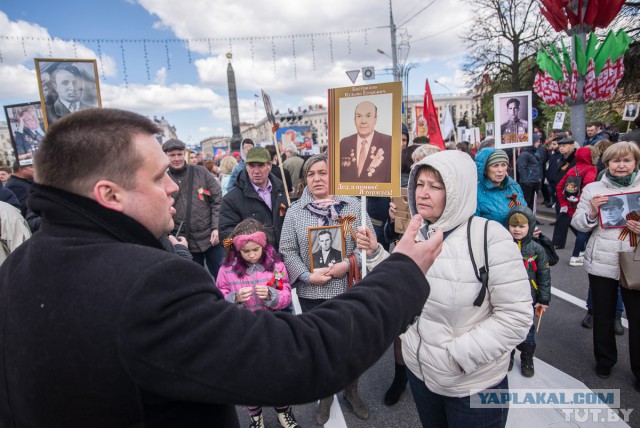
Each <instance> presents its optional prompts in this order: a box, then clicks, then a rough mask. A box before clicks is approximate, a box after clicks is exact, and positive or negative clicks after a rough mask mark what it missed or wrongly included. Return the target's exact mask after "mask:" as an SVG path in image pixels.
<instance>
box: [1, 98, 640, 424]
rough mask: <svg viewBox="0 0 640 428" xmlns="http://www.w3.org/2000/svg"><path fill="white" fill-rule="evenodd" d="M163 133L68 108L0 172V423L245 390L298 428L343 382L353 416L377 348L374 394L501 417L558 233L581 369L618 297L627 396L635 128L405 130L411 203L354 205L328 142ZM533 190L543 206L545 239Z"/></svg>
mask: <svg viewBox="0 0 640 428" xmlns="http://www.w3.org/2000/svg"><path fill="white" fill-rule="evenodd" d="M158 132H159V130H158V128H157V127H156V125H154V123H153V122H152V121H150V120H148V119H147V118H144V117H142V116H139V115H137V114H134V113H130V112H126V111H121V110H115V109H90V110H83V111H79V112H76V113H72V114H70V115H68V116H65V117H64V118H62V119H60V120H58V121H56V122H55V123H54V124H53V125H52V126H51V127H50V128H49V131H48V132H47V135H46V136H45V138H44V140H43V141H42V143H41V146H40V148H39V150H38V151H37V152H36V155H35V159H34V166H35V177H34V166H28V167H21V166H19V164H17V165H16V168H14V169H13V171H12V173H11V174H10V176H9V177H8V180H7V184H6V186H5V187H3V188H0V196H2V198H3V201H6V202H0V204H1V205H0V208H3V210H2V211H0V216H1V220H2V226H3V236H4V229H5V228H7V227H11V228H13V229H12V230H14V231H15V233H14V234H13V235H12V237H11V240H10V241H9V244H10V246H9V248H8V249H6V250H5V255H4V256H3V257H2V259H0V263H2V267H1V268H0V344H1V345H2V347H3V349H4V350H5V351H4V353H3V354H2V356H0V385H3V388H4V391H6V392H7V393H6V394H4V396H2V397H1V398H0V425H2V426H22V425H23V424H25V425H30V426H31V425H33V426H38V425H47V426H68V427H72V426H95V427H100V426H124V425H136V424H141V423H150V424H155V425H158V426H173V425H175V423H176V422H177V421H179V422H180V423H179V424H182V425H184V424H185V423H186V422H185V421H189V422H190V423H189V426H237V423H238V422H237V418H236V415H235V410H234V405H245V406H247V407H248V412H249V418H250V423H251V425H250V426H251V427H253V428H260V427H264V416H263V413H262V412H263V407H264V406H270V407H274V408H275V411H276V413H277V418H278V421H279V423H280V425H281V426H283V427H298V426H299V425H298V423H297V421H296V418H295V415H294V407H293V405H295V404H300V403H305V402H311V401H313V400H319V401H318V406H317V409H316V412H315V421H316V422H317V423H318V424H319V425H323V424H324V423H326V422H327V421H328V420H329V417H330V412H331V405H332V401H333V394H334V393H335V392H336V391H339V390H343V391H344V392H343V395H344V398H345V401H346V402H347V403H348V404H349V406H350V408H351V410H352V411H353V413H354V414H355V415H356V416H357V417H359V418H361V419H367V418H368V417H369V405H368V404H367V403H366V402H365V400H363V399H362V397H361V395H360V392H359V388H358V379H359V377H360V376H361V375H362V373H363V372H364V371H365V370H366V369H367V368H368V367H370V366H371V365H372V364H373V363H374V362H375V361H376V360H377V359H378V358H379V357H380V355H382V353H384V352H385V351H386V350H387V349H388V348H389V346H391V344H393V350H394V364H395V367H394V378H393V380H392V381H391V384H390V387H389V389H388V390H387V391H386V393H385V396H384V402H385V404H387V405H389V406H391V405H394V404H396V403H397V402H398V401H399V399H400V397H401V396H402V394H403V393H404V391H405V390H406V386H407V385H409V387H410V389H411V392H412V394H413V399H414V401H415V403H416V409H417V411H418V415H419V417H420V420H421V422H422V424H423V426H425V427H427V426H428V427H446V426H470V425H471V426H472V425H475V424H477V423H479V421H483V422H484V423H485V425H484V426H492V427H504V426H505V424H506V421H507V416H508V410H509V409H508V407H500V408H487V407H480V408H473V406H471V405H470V403H471V401H472V400H473V395H474V394H475V391H478V390H485V389H490V388H491V389H496V390H503V391H508V389H509V383H508V377H507V373H508V372H509V371H510V370H512V369H513V366H514V361H515V359H514V356H515V352H516V350H518V351H520V371H521V373H522V374H523V375H524V376H525V377H532V376H534V375H535V368H534V352H535V349H536V339H535V328H534V325H535V320H536V317H539V316H541V314H542V313H543V312H544V311H545V310H546V309H547V307H548V306H549V304H550V303H551V302H550V301H551V292H550V288H551V284H552V279H551V269H550V265H551V264H552V262H551V260H552V258H553V257H554V256H555V255H556V254H555V250H556V249H559V248H563V247H564V246H565V245H566V240H567V234H568V231H569V230H571V231H572V232H573V233H574V234H575V235H576V240H575V246H574V249H573V254H572V256H571V258H570V260H568V263H569V264H570V265H571V266H583V267H584V269H585V270H586V271H587V273H588V276H589V292H588V305H589V306H588V308H587V310H588V312H587V315H586V317H585V319H584V320H583V325H585V327H587V328H592V329H593V341H594V355H595V359H596V374H597V375H598V376H600V377H602V378H606V377H608V376H609V375H610V373H611V370H612V368H613V366H614V365H615V364H616V360H617V350H616V346H615V335H616V334H621V333H620V330H621V329H622V326H621V324H620V320H621V313H622V309H623V308H624V310H626V313H627V319H628V321H629V333H628V335H629V343H630V347H629V348H630V359H631V371H632V373H633V374H634V376H635V380H634V382H635V387H636V389H638V390H639V391H640V325H639V324H640V291H638V290H631V289H628V288H623V287H622V288H621V287H620V281H619V279H620V268H619V265H618V254H619V253H620V252H631V251H634V246H633V243H634V242H635V240H633V239H632V237H633V236H636V237H637V236H638V235H640V221H639V220H638V218H640V217H634V216H633V215H632V214H631V213H632V212H634V210H637V211H638V215H639V216H640V199H639V200H638V204H637V205H638V206H632V205H633V202H626V205H625V204H624V203H623V202H622V201H623V199H622V198H620V197H618V196H610V195H619V194H633V193H634V192H640V176H639V175H638V166H639V165H640V149H639V148H638V144H637V143H636V142H629V141H614V140H617V139H618V137H619V135H617V134H615V136H614V134H613V133H612V132H608V131H606V130H605V127H604V126H603V125H602V124H600V123H598V122H594V123H590V124H589V125H588V127H587V136H588V137H587V139H586V140H585V141H584V143H582V144H579V143H578V142H576V141H574V139H573V138H572V135H571V133H570V132H568V131H554V132H553V133H552V134H551V135H550V136H548V138H547V137H545V136H544V135H543V133H542V132H541V131H540V130H538V129H534V130H533V135H534V138H533V143H534V144H533V145H532V146H531V147H526V148H523V149H521V150H519V152H518V153H513V150H514V149H511V150H502V149H499V148H496V147H495V145H494V144H493V141H492V140H491V139H487V140H485V141H483V142H482V143H481V144H478V145H469V144H468V143H465V142H460V143H457V144H450V147H447V150H441V149H440V148H438V147H436V146H433V145H431V144H429V140H428V138H426V137H420V138H416V139H414V140H413V141H411V136H410V134H409V132H408V130H407V128H406V127H403V131H402V133H403V148H402V156H401V160H402V166H401V185H402V187H403V188H404V189H406V190H405V192H406V203H407V208H406V210H407V211H408V213H404V212H401V211H400V210H399V207H398V204H399V201H398V200H395V199H393V200H392V199H391V198H368V203H367V207H366V208H367V209H366V213H363V212H362V210H361V207H360V206H361V202H360V200H359V199H358V198H356V197H352V196H336V195H332V194H331V193H330V187H329V163H328V159H327V157H326V156H325V155H324V154H315V155H312V156H302V155H300V154H299V153H298V151H297V149H296V147H295V144H289V145H287V146H286V147H284V148H283V149H284V150H283V153H282V155H281V158H280V159H278V151H276V149H275V147H274V146H272V147H266V148H265V147H259V146H258V145H257V144H256V143H255V142H254V141H253V140H251V139H248V138H245V139H244V140H242V142H241V144H240V152H238V153H237V154H236V156H234V155H230V156H226V157H224V158H222V159H215V160H214V159H204V158H203V156H202V155H201V154H197V155H196V154H191V156H187V155H186V153H187V152H186V147H185V145H184V143H183V142H182V141H180V140H177V139H172V140H168V141H165V142H164V143H163V144H162V145H159V144H158V143H157V140H156V139H155V134H156V133H158ZM361 137H362V138H363V139H365V138H366V136H359V137H358V138H361ZM91 157H93V158H98V159H100V160H101V161H100V163H99V164H96V163H88V162H87V159H89V158H91ZM514 160H515V161H514ZM61 164H64V165H65V166H66V168H60V167H59V165H61ZM281 164H282V165H281ZM281 166H282V170H281ZM514 170H515V173H514ZM1 173H2V171H0V174H1ZM0 178H6V177H3V176H2V175H0ZM2 190H6V191H8V192H9V193H4V194H3V193H2V192H1V191H2ZM539 194H540V195H541V196H542V201H540V202H539V203H538V202H537V198H538V195H539ZM638 194H639V195H640V193H638ZM12 196H13V197H12ZM4 198H6V199H4ZM27 200H28V203H27ZM621 203H623V205H621ZM11 204H13V205H14V207H12V206H11ZM538 205H546V206H547V207H549V208H555V213H556V220H555V228H554V233H553V239H552V240H549V239H548V238H546V237H544V236H543V235H542V234H541V232H540V229H539V227H537V226H538V224H540V223H539V222H538V221H537V220H536V212H537V206H538ZM5 206H6V207H9V208H10V209H7V208H5ZM7 213H9V214H11V216H9V215H8V214H7ZM624 213H628V214H627V215H626V216H625V215H624ZM600 216H602V220H600ZM401 218H402V219H403V226H402V228H398V227H396V226H398V224H397V223H399V222H400V219H401ZM622 227H624V230H627V233H626V234H625V235H624V236H622V234H621V231H622V230H623V229H622ZM336 231H337V232H336ZM445 238H446V239H445ZM3 244H4V240H3ZM636 245H637V244H636ZM358 250H364V252H365V254H366V259H363V258H362V257H361V254H362V253H361V251H358ZM5 259H6V260H5ZM194 263H195V264H194ZM365 264H366V267H367V272H369V273H368V275H366V276H365V277H364V278H361V276H360V271H361V269H362V268H363V265H365ZM197 265H199V266H200V267H196V266H197ZM356 284H357V286H354V285H356ZM292 289H295V290H296V294H297V299H298V301H299V303H300V308H301V313H300V314H294V313H293V312H294V310H293V304H292ZM34 305H35V306H34ZM34 307H37V308H38V309H37V310H35V309H34ZM70 308H73V310H70ZM34 310H35V312H34ZM345 326H349V328H345ZM622 332H624V331H623V330H622ZM25 338H28V339H25ZM42 349H47V352H46V354H45V355H44V356H42V355H41V351H42ZM36 355H37V356H36ZM36 361H37V363H36ZM281 361H286V362H287V364H286V367H285V366H282V365H281V364H280V362H281ZM240 362H242V364H240ZM26 378H29V379H32V382H24V379H26ZM284 385H286V387H284ZM472 391H474V392H473V393H472ZM45 397H47V398H45ZM43 400H45V401H46V402H47V405H46V406H45V405H43Z"/></svg>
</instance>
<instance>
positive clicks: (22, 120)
mask: <svg viewBox="0 0 640 428" xmlns="http://www.w3.org/2000/svg"><path fill="white" fill-rule="evenodd" d="M4 113H5V115H6V117H7V125H8V126H9V135H10V136H11V143H12V145H13V150H14V153H15V154H16V157H17V158H18V160H19V161H20V165H21V166H26V165H32V164H33V156H34V155H35V153H36V151H38V147H39V146H40V143H42V140H43V139H44V122H43V117H42V108H41V106H40V102H39V101H35V102H31V103H24V104H14V105H8V106H4Z"/></svg>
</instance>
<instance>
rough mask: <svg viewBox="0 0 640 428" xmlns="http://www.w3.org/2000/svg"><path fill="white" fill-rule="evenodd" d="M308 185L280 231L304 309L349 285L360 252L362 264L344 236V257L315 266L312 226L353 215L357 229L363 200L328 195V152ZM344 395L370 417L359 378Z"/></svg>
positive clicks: (313, 160) (322, 411)
mask: <svg viewBox="0 0 640 428" xmlns="http://www.w3.org/2000/svg"><path fill="white" fill-rule="evenodd" d="M302 173H303V177H304V180H305V182H306V187H305V188H304V191H303V192H302V195H301V196H300V199H299V200H297V201H295V202H294V203H292V204H291V207H290V208H289V210H288V211H287V215H286V217H285V219H284V224H283V226H282V234H281V236H280V253H281V254H282V257H283V261H284V264H285V266H286V267H287V272H288V273H289V280H290V282H291V284H292V286H294V287H296V292H297V295H298V300H299V301H300V307H301V309H302V311H303V312H307V311H310V310H311V309H313V308H315V307H316V306H319V305H320V304H322V303H323V302H325V301H327V300H328V299H331V298H332V297H335V296H337V295H339V294H341V293H344V292H345V291H346V290H347V288H348V272H349V267H350V263H351V262H350V261H349V260H348V259H347V258H348V257H349V256H350V255H352V254H355V257H356V260H357V263H358V265H360V263H361V262H360V254H359V253H358V252H357V251H356V241H355V240H354V239H353V238H352V237H351V236H350V235H349V234H347V236H346V237H345V248H346V254H344V255H343V256H344V259H343V260H342V261H340V262H338V263H335V264H333V265H332V266H330V267H326V268H317V269H314V270H313V272H312V271H311V248H309V238H308V236H309V228H311V227H318V226H334V225H340V224H341V223H340V222H341V221H344V219H345V217H347V216H350V215H351V216H353V218H355V220H353V222H352V224H353V228H354V229H355V228H356V227H357V226H358V225H361V224H362V218H361V216H360V201H359V200H358V199H356V198H354V197H351V196H334V195H330V194H329V168H328V165H327V157H326V156H325V155H313V156H311V157H310V158H309V159H307V161H306V162H305V163H304V166H303V169H302ZM365 222H366V225H367V228H368V230H370V231H373V225H372V224H371V220H369V217H368V216H367V218H366V219H365ZM344 398H345V400H346V401H347V403H349V404H350V405H351V407H352V409H353V412H354V413H355V415H356V416H358V417H359V418H361V419H367V418H368V417H369V410H368V408H367V406H366V404H365V403H364V402H363V401H362V399H361V398H360V396H359V394H358V379H356V380H355V381H353V382H352V383H351V384H349V385H348V386H347V387H346V388H345V390H344ZM332 402H333V396H331V397H327V398H323V399H322V400H320V404H319V406H318V409H317V411H316V422H317V423H318V425H324V424H325V423H326V422H327V420H328V419H329V412H330V409H331V403H332Z"/></svg>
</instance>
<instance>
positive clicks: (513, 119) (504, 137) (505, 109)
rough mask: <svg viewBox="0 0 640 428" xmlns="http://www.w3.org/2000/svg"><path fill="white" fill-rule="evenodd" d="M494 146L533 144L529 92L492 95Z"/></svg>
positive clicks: (505, 146) (506, 146)
mask: <svg viewBox="0 0 640 428" xmlns="http://www.w3.org/2000/svg"><path fill="white" fill-rule="evenodd" d="M493 102H494V117H495V121H496V122H497V123H499V124H500V125H499V126H496V127H495V134H496V148H508V147H523V146H530V145H532V144H533V140H532V129H533V126H532V118H531V92H530V91H529V92H510V93H503V94H496V95H494V96H493Z"/></svg>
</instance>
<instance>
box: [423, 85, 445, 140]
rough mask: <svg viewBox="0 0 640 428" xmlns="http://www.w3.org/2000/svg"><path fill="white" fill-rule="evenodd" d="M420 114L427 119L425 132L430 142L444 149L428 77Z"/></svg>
mask: <svg viewBox="0 0 640 428" xmlns="http://www.w3.org/2000/svg"><path fill="white" fill-rule="evenodd" d="M422 116H423V117H424V119H425V120H426V121H427V133H428V136H429V142H430V144H433V145H434V146H437V147H440V149H442V150H444V149H445V147H444V140H443V139H442V132H441V131H440V122H439V121H438V112H437V111H436V106H435V104H434V103H433V97H432V96H431V89H430V88H429V79H427V80H426V82H425V84H424V103H423V107H422Z"/></svg>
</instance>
